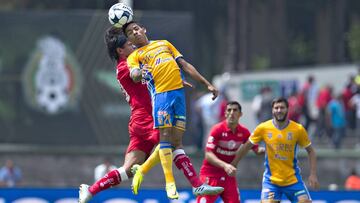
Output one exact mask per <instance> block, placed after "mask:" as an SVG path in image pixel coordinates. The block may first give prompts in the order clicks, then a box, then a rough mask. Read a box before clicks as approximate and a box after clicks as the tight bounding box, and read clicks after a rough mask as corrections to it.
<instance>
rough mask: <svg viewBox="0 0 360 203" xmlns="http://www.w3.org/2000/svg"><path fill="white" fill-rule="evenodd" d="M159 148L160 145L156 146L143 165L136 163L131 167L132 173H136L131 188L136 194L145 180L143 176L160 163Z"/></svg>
mask: <svg viewBox="0 0 360 203" xmlns="http://www.w3.org/2000/svg"><path fill="white" fill-rule="evenodd" d="M159 149H160V145H158V146H157V147H156V148H155V150H154V151H153V153H151V155H150V157H149V158H148V159H146V161H145V162H144V163H143V164H142V165H138V164H135V165H134V166H133V167H132V168H131V172H132V174H134V177H133V180H132V184H131V189H132V192H133V193H134V194H135V195H137V194H138V191H139V188H140V186H141V183H142V181H143V176H144V175H145V174H147V173H148V172H149V170H150V169H151V168H152V167H154V166H155V165H156V164H158V163H160V157H159Z"/></svg>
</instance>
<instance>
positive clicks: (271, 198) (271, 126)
mask: <svg viewBox="0 0 360 203" xmlns="http://www.w3.org/2000/svg"><path fill="white" fill-rule="evenodd" d="M269 105H270V104H269ZM271 106H272V115H273V119H272V120H268V121H265V122H263V123H261V124H259V125H258V126H257V127H256V129H255V130H254V132H253V133H252V135H251V136H250V137H249V140H248V142H246V143H245V144H244V145H243V146H241V147H240V149H239V150H238V151H237V154H236V157H235V159H234V160H233V162H232V164H233V165H234V166H236V165H237V164H238V162H239V161H240V160H241V158H242V157H243V156H245V155H246V153H247V152H248V151H249V149H250V148H251V147H252V146H253V145H254V144H257V143H259V142H261V141H263V142H264V143H265V147H266V150H265V163H264V165H265V172H264V177H263V183H262V191H261V202H266V203H278V202H280V200H281V197H282V196H283V195H285V196H286V197H287V198H288V199H289V200H290V201H291V202H292V203H295V202H301V203H303V202H306V203H308V202H311V197H310V195H309V192H308V190H307V188H306V186H305V184H304V182H303V180H302V178H301V175H300V169H299V167H298V164H297V158H296V155H297V152H298V149H299V147H302V148H305V150H306V151H307V154H308V156H309V162H310V176H309V179H308V180H309V185H310V186H311V187H313V188H317V187H318V185H319V183H318V180H317V174H316V154H315V150H314V148H313V147H312V146H311V142H310V140H309V137H308V134H307V132H306V130H305V128H304V127H303V126H302V125H301V124H299V123H296V122H294V121H291V120H289V119H288V117H287V114H288V108H289V104H288V101H287V100H286V99H285V98H277V99H274V100H273V102H272V103H271Z"/></svg>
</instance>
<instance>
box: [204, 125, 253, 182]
mask: <svg viewBox="0 0 360 203" xmlns="http://www.w3.org/2000/svg"><path fill="white" fill-rule="evenodd" d="M249 137H250V131H249V130H248V129H247V128H246V127H245V126H243V125H241V124H238V126H237V128H236V131H235V133H233V132H232V131H231V129H230V128H229V127H228V126H227V124H226V120H225V121H222V122H220V123H218V124H216V125H214V126H213V127H212V129H211V131H210V135H209V138H208V142H207V144H206V151H210V152H212V153H214V154H215V155H216V156H217V157H218V158H219V159H221V160H223V161H225V162H226V163H231V162H232V160H233V159H234V158H235V154H236V151H237V150H238V148H239V147H240V146H241V145H242V144H244V143H245V142H246V141H247V140H248V139H249ZM257 148H258V145H254V146H253V148H252V149H253V150H254V151H257ZM200 174H201V175H202V176H209V177H219V176H227V174H226V172H225V171H224V169H222V168H218V167H217V166H214V165H212V164H211V163H209V162H208V161H207V160H206V159H204V161H203V165H202V166H201V169H200Z"/></svg>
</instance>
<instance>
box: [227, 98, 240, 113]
mask: <svg viewBox="0 0 360 203" xmlns="http://www.w3.org/2000/svg"><path fill="white" fill-rule="evenodd" d="M227 105H236V106H238V108H239V111H240V112H241V105H240V103H239V102H237V101H229V102H228V103H227V104H226V106H227Z"/></svg>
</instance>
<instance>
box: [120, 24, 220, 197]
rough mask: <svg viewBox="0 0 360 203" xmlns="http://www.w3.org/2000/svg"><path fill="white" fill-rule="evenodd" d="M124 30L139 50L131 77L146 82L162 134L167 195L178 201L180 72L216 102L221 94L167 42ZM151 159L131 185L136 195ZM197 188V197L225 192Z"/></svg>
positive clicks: (130, 27)
mask: <svg viewBox="0 0 360 203" xmlns="http://www.w3.org/2000/svg"><path fill="white" fill-rule="evenodd" d="M122 29H123V31H124V33H125V35H126V36H127V37H128V39H129V41H131V42H132V43H133V44H134V45H136V46H137V50H135V51H134V52H133V53H132V54H131V55H130V56H129V57H128V59H127V63H128V66H129V68H130V76H131V78H132V79H133V80H134V81H135V82H139V81H141V80H142V79H145V80H146V83H147V85H148V89H149V90H150V93H151V99H152V107H153V118H154V127H155V128H158V129H159V131H160V149H159V151H158V154H159V155H158V156H159V158H160V163H161V166H162V168H163V171H164V175H165V181H166V187H165V188H166V193H167V196H168V197H169V199H177V198H178V196H179V195H178V192H177V190H176V185H175V179H174V177H173V173H172V160H173V157H172V156H173V154H172V150H173V149H176V150H178V149H179V148H182V136H183V134H184V131H185V125H186V114H185V113H186V104H185V93H184V86H183V83H184V81H183V79H182V75H181V70H183V71H184V72H185V73H188V74H189V75H190V76H191V77H192V78H193V79H195V80H197V81H198V82H200V83H202V84H204V85H205V86H206V87H207V89H208V90H209V91H210V92H212V94H213V99H215V98H216V97H217V95H218V90H217V89H216V88H215V87H214V86H213V85H212V84H211V83H210V82H208V81H207V80H206V79H205V78H204V77H203V76H202V75H201V74H200V73H199V72H198V71H197V70H196V69H195V67H194V66H192V65H191V64H190V63H188V62H187V61H185V59H184V58H183V57H182V55H181V54H180V52H179V51H178V50H177V49H176V48H175V47H174V46H173V45H172V44H171V43H170V42H168V41H166V40H156V41H149V39H148V38H147V36H146V29H145V28H144V27H143V26H141V25H139V24H138V23H136V22H130V23H127V24H125V25H124V26H123V28H122ZM178 64H180V66H179V65H178ZM180 68H181V69H180ZM182 151H183V150H182ZM152 157H156V155H155V156H152V155H151V156H150V158H149V159H148V160H147V161H146V162H145V163H144V164H143V165H142V166H140V167H139V168H138V169H137V171H136V173H135V175H134V178H133V184H132V187H133V192H134V194H137V189H138V187H140V184H141V181H142V172H144V173H145V172H146V171H148V170H149V168H151V167H152V166H153V165H154V163H155V161H156V160H157V159H155V158H154V159H152ZM152 160H154V161H152ZM139 171H140V172H139ZM194 188H195V189H194V193H195V194H196V193H197V192H199V191H205V192H208V194H217V193H220V192H222V191H223V188H220V187H211V186H208V185H204V186H203V187H200V186H199V187H194Z"/></svg>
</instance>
